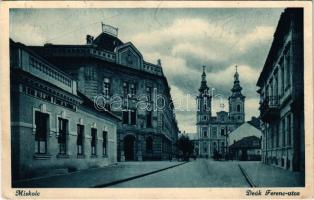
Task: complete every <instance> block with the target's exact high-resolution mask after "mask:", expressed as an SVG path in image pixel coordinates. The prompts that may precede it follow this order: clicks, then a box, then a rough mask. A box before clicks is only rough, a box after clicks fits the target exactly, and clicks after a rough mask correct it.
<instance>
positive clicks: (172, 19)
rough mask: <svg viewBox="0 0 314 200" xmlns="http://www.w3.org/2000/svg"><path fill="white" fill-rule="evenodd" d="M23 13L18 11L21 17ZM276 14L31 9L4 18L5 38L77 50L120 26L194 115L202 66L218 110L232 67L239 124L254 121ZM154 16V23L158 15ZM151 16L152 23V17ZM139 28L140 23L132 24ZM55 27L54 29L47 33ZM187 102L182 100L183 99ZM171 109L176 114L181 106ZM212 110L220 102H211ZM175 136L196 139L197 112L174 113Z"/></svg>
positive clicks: (258, 11) (123, 36) (276, 11)
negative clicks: (241, 106)
mask: <svg viewBox="0 0 314 200" xmlns="http://www.w3.org/2000/svg"><path fill="white" fill-rule="evenodd" d="M21 10H22V11H21ZM281 11H282V9H250V8H249V9H229V8H228V9H220V8H219V9H205V8H204V9H162V8H161V9H159V10H158V12H156V11H155V9H77V10H76V9H66V10H64V9H49V11H48V10H47V9H36V11H35V10H31V9H27V10H25V9H24V10H23V9H19V10H17V11H16V12H12V13H11V11H10V37H12V38H13V39H15V40H17V41H20V42H24V43H26V44H31V45H42V44H44V43H45V42H46V41H49V42H53V43H56V44H60V43H65V44H82V43H85V41H84V39H85V35H86V34H92V35H95V36H96V35H97V34H98V33H99V31H100V21H101V20H104V21H105V22H106V23H109V24H112V25H114V26H117V27H119V38H120V39H122V40H123V41H125V42H127V41H131V42H132V43H133V44H134V45H135V46H136V47H137V48H138V49H139V50H140V52H141V53H142V54H143V56H144V58H145V60H146V61H148V62H151V63H156V61H157V59H161V61H162V66H163V71H164V74H165V76H166V77H167V79H168V82H169V84H170V86H171V95H172V97H173V99H175V100H177V101H178V99H179V100H180V101H181V104H182V105H185V106H186V105H188V106H189V107H190V108H191V109H192V110H193V109H195V105H196V104H195V101H194V100H195V99H194V98H195V97H196V95H197V94H198V88H199V87H200V81H201V73H202V66H203V65H205V66H206V71H207V83H208V86H210V87H212V88H215V92H216V93H219V94H221V95H223V96H224V97H225V98H224V101H223V103H224V110H226V111H227V110H228V101H227V98H228V96H230V94H231V91H230V89H231V88H232V86H233V75H234V72H235V69H234V66H235V65H238V66H239V68H238V70H239V73H240V81H241V86H242V88H243V90H242V93H243V95H245V96H246V105H245V106H246V107H245V108H246V117H247V119H250V116H252V115H256V116H257V115H258V96H257V93H256V81H257V78H258V75H259V73H260V71H261V69H262V67H263V64H264V62H265V59H266V56H267V53H268V51H269V48H270V45H271V41H272V38H273V33H274V31H275V27H276V24H277V22H278V18H279V16H280V13H281ZM157 15H158V16H157ZM156 16H157V17H156ZM138 21H141V23H136V22H138ZM51 24H54V26H51ZM188 94H190V96H188V97H187V95H188ZM181 104H180V102H175V106H176V107H180V106H182V105H181ZM212 107H213V109H214V111H220V110H221V109H222V108H221V107H220V101H215V100H213V106H212ZM176 114H177V119H178V122H179V127H180V129H181V130H186V131H188V132H195V119H196V113H195V112H194V111H180V110H177V111H176Z"/></svg>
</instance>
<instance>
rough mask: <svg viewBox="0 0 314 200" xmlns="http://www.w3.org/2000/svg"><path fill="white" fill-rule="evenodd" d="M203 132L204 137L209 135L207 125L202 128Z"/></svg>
mask: <svg viewBox="0 0 314 200" xmlns="http://www.w3.org/2000/svg"><path fill="white" fill-rule="evenodd" d="M202 132H203V137H205V138H206V137H207V128H206V127H203V128H202Z"/></svg>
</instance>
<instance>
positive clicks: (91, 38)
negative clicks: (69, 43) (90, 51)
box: [86, 35, 94, 44]
mask: <svg viewBox="0 0 314 200" xmlns="http://www.w3.org/2000/svg"><path fill="white" fill-rule="evenodd" d="M93 42H94V37H93V36H91V35H87V36H86V44H93Z"/></svg>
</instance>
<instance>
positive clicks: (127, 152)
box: [123, 135, 135, 161]
mask: <svg viewBox="0 0 314 200" xmlns="http://www.w3.org/2000/svg"><path fill="white" fill-rule="evenodd" d="M123 143H124V156H125V160H126V161H127V160H134V158H135V156H134V145H135V137H134V136H132V135H128V136H126V137H125V138H124V142H123Z"/></svg>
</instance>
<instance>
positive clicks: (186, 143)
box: [177, 135, 194, 160]
mask: <svg viewBox="0 0 314 200" xmlns="http://www.w3.org/2000/svg"><path fill="white" fill-rule="evenodd" d="M177 147H178V150H179V151H181V152H182V154H183V158H184V159H186V160H188V159H189V157H190V156H191V155H192V154H193V149H194V145H193V142H192V141H191V140H190V138H189V136H186V135H181V136H180V138H179V139H178V141H177Z"/></svg>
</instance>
